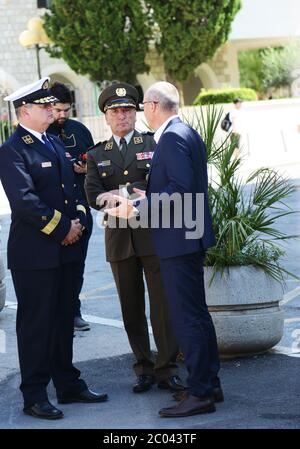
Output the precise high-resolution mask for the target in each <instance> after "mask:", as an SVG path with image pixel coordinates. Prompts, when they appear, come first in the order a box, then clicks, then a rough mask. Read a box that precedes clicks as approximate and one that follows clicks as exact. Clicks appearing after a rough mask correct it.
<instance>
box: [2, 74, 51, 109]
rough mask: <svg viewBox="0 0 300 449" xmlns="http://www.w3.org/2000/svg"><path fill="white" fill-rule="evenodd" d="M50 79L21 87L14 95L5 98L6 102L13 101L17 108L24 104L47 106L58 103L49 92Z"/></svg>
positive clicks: (43, 79) (46, 78)
mask: <svg viewBox="0 0 300 449" xmlns="http://www.w3.org/2000/svg"><path fill="white" fill-rule="evenodd" d="M49 81H50V78H49V77H45V78H42V79H40V80H38V81H35V82H34V83H31V84H28V85H27V86H24V87H21V88H20V89H18V90H16V91H15V92H13V93H12V94H10V95H8V96H7V97H5V98H4V100H5V101H12V102H13V104H14V107H15V108H18V107H19V106H23V105H24V104H28V103H33V104H46V103H53V102H54V101H57V98H55V97H54V96H53V95H51V93H50V91H49Z"/></svg>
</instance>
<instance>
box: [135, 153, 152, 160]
mask: <svg viewBox="0 0 300 449" xmlns="http://www.w3.org/2000/svg"><path fill="white" fill-rule="evenodd" d="M153 154H154V151H145V152H142V153H136V159H137V161H144V160H145V159H152V158H153Z"/></svg>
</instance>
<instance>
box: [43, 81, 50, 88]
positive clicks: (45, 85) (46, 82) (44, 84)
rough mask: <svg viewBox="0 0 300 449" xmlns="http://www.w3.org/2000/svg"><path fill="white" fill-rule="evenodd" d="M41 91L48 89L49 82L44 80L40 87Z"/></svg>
mask: <svg viewBox="0 0 300 449" xmlns="http://www.w3.org/2000/svg"><path fill="white" fill-rule="evenodd" d="M42 89H49V81H48V80H46V81H45V82H44V83H43V85H42Z"/></svg>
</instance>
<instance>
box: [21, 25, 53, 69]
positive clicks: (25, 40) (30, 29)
mask: <svg viewBox="0 0 300 449" xmlns="http://www.w3.org/2000/svg"><path fill="white" fill-rule="evenodd" d="M19 42H20V44H21V45H22V46H23V47H26V48H30V47H35V51H36V62H37V72H38V77H39V78H41V77H42V75H41V62H40V50H41V48H44V47H45V46H46V45H49V44H50V43H51V41H50V39H49V37H48V36H47V34H46V32H45V30H44V27H43V21H42V19H41V18H40V17H32V19H30V20H29V21H28V23H27V29H26V30H24V31H22V33H21V34H20V36H19ZM41 44H44V45H41Z"/></svg>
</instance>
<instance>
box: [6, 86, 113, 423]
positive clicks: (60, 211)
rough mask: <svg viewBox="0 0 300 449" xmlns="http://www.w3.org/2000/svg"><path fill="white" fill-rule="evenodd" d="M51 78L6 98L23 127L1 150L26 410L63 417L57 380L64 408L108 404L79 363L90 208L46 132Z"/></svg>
mask: <svg viewBox="0 0 300 449" xmlns="http://www.w3.org/2000/svg"><path fill="white" fill-rule="evenodd" d="M48 87H49V78H43V79H41V80H39V81H36V82H34V83H32V84H30V85H28V86H25V87H23V88H21V89H19V90H18V91H16V92H14V93H13V94H11V95H9V96H8V97H6V98H5V100H7V101H13V104H14V106H15V108H16V114H17V118H18V121H19V125H18V127H17V129H16V131H15V133H14V134H13V135H12V136H11V137H10V138H9V139H8V140H7V141H6V142H5V143H4V145H3V146H2V147H1V148H0V157H1V164H0V177H1V181H2V184H3V187H4V190H5V192H6V195H7V197H8V200H9V203H10V207H11V211H12V214H11V219H12V222H11V227H10V233H9V239H8V250H7V252H8V268H9V269H10V270H11V274H12V279H13V284H14V288H15V292H16V296H17V301H18V310H17V326H16V327H17V339H18V351H19V361H20V370H21V380H22V382H21V386H20V389H21V391H22V393H23V397H24V409H23V411H24V413H26V414H28V415H31V416H34V417H36V418H44V419H58V418H62V417H63V413H62V412H61V411H60V410H59V409H57V408H56V407H54V406H53V405H52V404H51V403H50V402H49V400H48V395H47V385H48V383H49V382H50V380H51V379H52V380H53V383H54V386H55V389H56V394H57V399H58V403H62V404H67V403H71V402H103V401H105V400H106V399H107V395H106V394H98V393H94V392H92V391H91V390H89V389H88V387H87V385H86V383H85V382H84V380H82V379H80V371H79V370H78V369H76V368H75V367H74V366H73V364H72V355H73V354H72V346H73V325H74V321H73V318H74V304H75V300H74V297H75V294H76V278H75V276H76V275H75V274H74V273H76V269H77V265H78V263H80V262H81V261H82V249H81V246H80V239H81V238H82V234H83V233H84V232H86V230H85V228H86V226H87V221H86V209H85V205H84V202H82V199H81V198H80V192H79V190H78V188H77V185H76V183H75V182H74V174H73V169H72V164H71V163H70V162H69V161H68V159H67V158H66V156H65V149H64V147H63V145H62V143H61V142H60V140H59V139H58V138H56V137H54V136H50V135H47V134H46V132H45V130H46V129H47V128H48V126H49V125H50V123H52V121H53V115H52V105H51V102H53V101H55V100H56V99H55V98H54V97H52V96H51V95H50V92H49V91H48Z"/></svg>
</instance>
